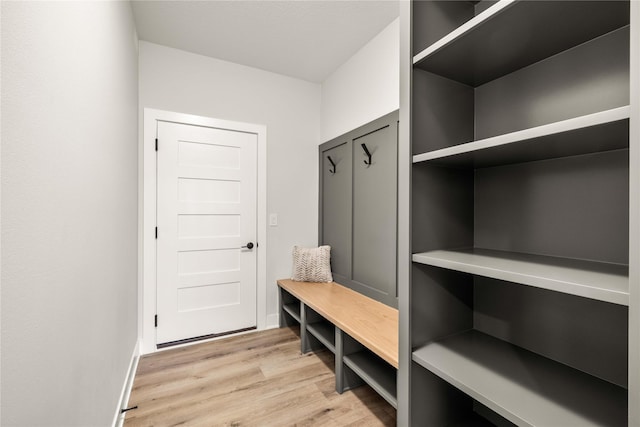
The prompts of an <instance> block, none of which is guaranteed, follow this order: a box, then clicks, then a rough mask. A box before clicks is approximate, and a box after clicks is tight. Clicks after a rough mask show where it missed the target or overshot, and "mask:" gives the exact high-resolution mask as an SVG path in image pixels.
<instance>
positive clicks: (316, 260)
mask: <svg viewBox="0 0 640 427" xmlns="http://www.w3.org/2000/svg"><path fill="white" fill-rule="evenodd" d="M291 280H295V281H297V282H333V277H332V275H331V246H320V247H319V248H301V247H299V246H294V247H293V277H292V278H291Z"/></svg>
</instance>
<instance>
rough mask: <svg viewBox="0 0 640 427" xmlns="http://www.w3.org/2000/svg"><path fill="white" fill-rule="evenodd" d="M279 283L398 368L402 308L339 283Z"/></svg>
mask: <svg viewBox="0 0 640 427" xmlns="http://www.w3.org/2000/svg"><path fill="white" fill-rule="evenodd" d="M278 285H279V286H280V287H281V288H283V289H285V290H286V291H287V292H289V293H290V294H291V295H293V296H295V297H296V298H298V299H299V300H300V301H302V302H304V303H305V304H307V305H308V306H309V307H311V308H312V309H314V310H315V311H316V312H318V314H320V315H321V316H323V317H324V318H326V319H327V320H329V321H330V322H331V323H333V324H334V325H335V326H337V327H338V328H340V329H342V330H343V331H344V332H346V333H347V334H349V335H350V336H351V337H353V338H354V339H355V340H357V341H358V342H360V343H362V345H364V346H365V347H367V348H368V349H369V350H371V351H373V352H374V353H375V354H377V355H378V356H380V357H381V358H383V359H384V360H386V361H387V363H389V364H390V365H391V366H393V367H394V368H396V369H398V310H397V309H395V308H393V307H389V306H388V305H385V304H382V303H381V302H378V301H376V300H374V299H371V298H369V297H367V296H364V295H362V294H360V293H358V292H356V291H353V290H351V289H349V288H346V287H344V286H342V285H340V284H338V283H336V282H331V283H314V282H294V281H293V280H289V279H283V280H278Z"/></svg>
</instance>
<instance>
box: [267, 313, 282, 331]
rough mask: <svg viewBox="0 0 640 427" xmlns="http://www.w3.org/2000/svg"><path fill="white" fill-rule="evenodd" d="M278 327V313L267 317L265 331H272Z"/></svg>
mask: <svg viewBox="0 0 640 427" xmlns="http://www.w3.org/2000/svg"><path fill="white" fill-rule="evenodd" d="M279 327H280V315H279V314H278V313H272V314H270V315H268V316H267V326H266V327H265V329H274V328H279Z"/></svg>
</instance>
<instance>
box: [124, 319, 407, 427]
mask: <svg viewBox="0 0 640 427" xmlns="http://www.w3.org/2000/svg"><path fill="white" fill-rule="evenodd" d="M333 358H334V356H333V354H332V353H330V352H328V351H321V352H318V353H308V354H300V340H299V332H298V331H297V330H296V329H293V328H282V329H271V330H268V331H260V332H254V333H250V334H245V335H241V336H237V337H232V338H226V339H223V340H218V341H213V342H208V343H202V344H195V345H192V346H189V347H183V348H177V349H172V350H167V351H164V352H159V353H155V354H153V355H149V356H145V357H142V358H141V359H140V363H139V365H138V371H137V373H136V377H135V380H134V385H133V389H132V392H131V397H130V399H129V406H135V405H137V406H138V409H136V410H133V411H130V412H128V413H127V416H126V419H125V426H126V427H137V426H177V425H181V426H294V425H295V426H323V427H324V426H328V427H334V426H335V427H341V426H347V425H354V426H356V425H362V426H395V425H396V415H395V410H394V409H393V407H391V405H389V404H388V403H387V402H386V401H384V399H382V397H380V396H379V395H378V394H377V393H375V391H373V390H372V389H370V388H369V387H367V386H362V387H359V388H357V389H354V390H350V391H347V392H345V393H343V394H341V395H340V394H338V393H336V392H335V378H334V373H333V365H334V359H333Z"/></svg>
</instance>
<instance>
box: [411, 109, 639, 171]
mask: <svg viewBox="0 0 640 427" xmlns="http://www.w3.org/2000/svg"><path fill="white" fill-rule="evenodd" d="M627 148H629V106H624V107H619V108H614V109H610V110H606V111H601V112H598V113H594V114H588V115H585V116H580V117H575V118H572V119H568V120H562V121H559V122H556V123H550V124H546V125H542V126H536V127H533V128H530V129H524V130H521V131H517V132H510V133H508V134H504V135H499V136H495V137H492V138H486V139H482V140H477V141H471V142H468V143H465V144H460V145H455V146H453V147H447V148H443V149H440V150H434V151H430V152H428V153H423V154H417V155H415V156H413V163H421V162H431V163H436V164H440V165H445V166H453V167H465V168H481V167H491V166H497V165H504V164H512V163H522V162H528V161H535V160H543V159H551V158H558V157H566V156H575V155H580V154H588V153H597V152H603V151H610V150H617V149H627Z"/></svg>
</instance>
